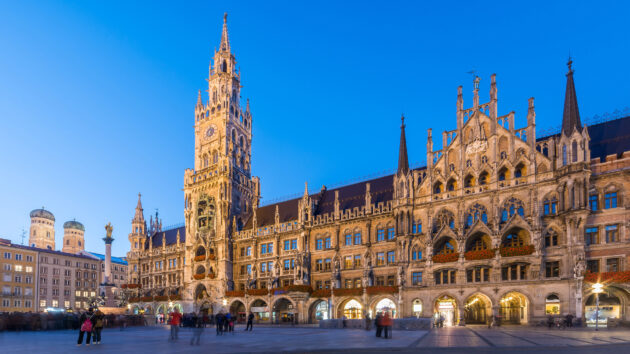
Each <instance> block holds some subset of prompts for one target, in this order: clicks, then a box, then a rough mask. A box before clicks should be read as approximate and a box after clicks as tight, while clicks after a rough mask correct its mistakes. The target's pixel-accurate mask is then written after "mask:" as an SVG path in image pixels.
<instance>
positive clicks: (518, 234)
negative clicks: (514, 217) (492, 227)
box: [501, 229, 527, 247]
mask: <svg viewBox="0 0 630 354" xmlns="http://www.w3.org/2000/svg"><path fill="white" fill-rule="evenodd" d="M526 233H527V232H526V231H525V230H523V229H515V230H512V231H510V233H509V234H507V235H506V236H505V238H504V239H503V242H502V243H501V246H502V247H521V246H525V239H526Z"/></svg>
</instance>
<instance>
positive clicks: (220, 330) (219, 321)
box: [214, 312, 223, 336]
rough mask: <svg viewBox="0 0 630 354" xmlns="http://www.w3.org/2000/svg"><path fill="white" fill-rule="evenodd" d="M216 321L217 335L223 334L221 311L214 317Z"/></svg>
mask: <svg viewBox="0 0 630 354" xmlns="http://www.w3.org/2000/svg"><path fill="white" fill-rule="evenodd" d="M214 322H215V324H216V326H217V336H220V335H223V314H222V313H220V312H219V313H218V314H217V315H216V316H215V317H214Z"/></svg>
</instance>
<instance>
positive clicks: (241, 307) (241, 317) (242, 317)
mask: <svg viewBox="0 0 630 354" xmlns="http://www.w3.org/2000/svg"><path fill="white" fill-rule="evenodd" d="M230 314H231V315H232V318H235V319H236V322H238V323H245V321H246V319H247V312H245V304H243V303H242V302H240V301H239V300H236V301H234V302H232V305H230Z"/></svg>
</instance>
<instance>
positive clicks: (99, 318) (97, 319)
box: [92, 310, 105, 344]
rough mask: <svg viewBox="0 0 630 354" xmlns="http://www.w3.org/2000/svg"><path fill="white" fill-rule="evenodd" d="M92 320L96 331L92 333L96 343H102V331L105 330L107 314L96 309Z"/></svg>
mask: <svg viewBox="0 0 630 354" xmlns="http://www.w3.org/2000/svg"><path fill="white" fill-rule="evenodd" d="M92 322H93V323H94V327H93V332H94V333H92V338H93V339H94V344H101V332H102V331H103V326H104V324H105V314H104V313H103V312H101V310H96V312H95V313H94V317H93V318H92Z"/></svg>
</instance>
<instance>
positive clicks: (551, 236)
mask: <svg viewBox="0 0 630 354" xmlns="http://www.w3.org/2000/svg"><path fill="white" fill-rule="evenodd" d="M557 245H558V233H557V232H556V231H555V230H548V231H547V233H545V247H553V246H557Z"/></svg>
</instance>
